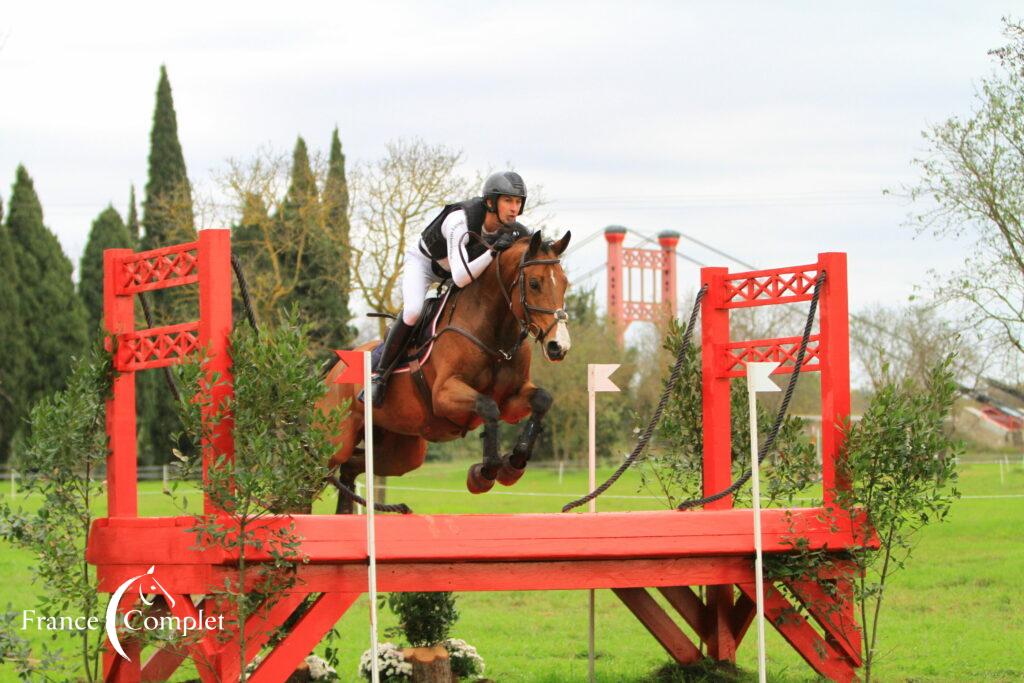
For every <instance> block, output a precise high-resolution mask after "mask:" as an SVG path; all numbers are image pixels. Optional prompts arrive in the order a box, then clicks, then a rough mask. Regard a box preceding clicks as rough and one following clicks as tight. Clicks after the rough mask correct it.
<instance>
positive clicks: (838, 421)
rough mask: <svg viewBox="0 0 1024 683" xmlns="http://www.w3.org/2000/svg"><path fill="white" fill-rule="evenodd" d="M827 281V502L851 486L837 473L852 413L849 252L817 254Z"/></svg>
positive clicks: (823, 307) (823, 319) (822, 313)
mask: <svg viewBox="0 0 1024 683" xmlns="http://www.w3.org/2000/svg"><path fill="white" fill-rule="evenodd" d="M818 267H819V268H821V269H823V270H824V271H825V285H824V288H823V291H822V293H821V304H820V306H819V308H818V311H819V312H818V316H819V324H820V331H821V348H822V352H823V354H822V355H823V356H824V358H825V362H824V363H822V367H821V485H822V498H823V500H824V503H825V506H826V507H827V506H829V505H832V504H834V503H835V489H836V487H839V488H841V489H843V490H845V489H847V488H848V487H849V482H847V481H844V480H842V478H840V477H837V475H836V464H837V462H838V459H839V457H840V452H841V450H842V447H843V428H844V424H845V423H846V421H847V420H848V419H849V417H850V314H849V301H848V296H847V289H846V254H843V253H840V252H826V253H822V254H818Z"/></svg>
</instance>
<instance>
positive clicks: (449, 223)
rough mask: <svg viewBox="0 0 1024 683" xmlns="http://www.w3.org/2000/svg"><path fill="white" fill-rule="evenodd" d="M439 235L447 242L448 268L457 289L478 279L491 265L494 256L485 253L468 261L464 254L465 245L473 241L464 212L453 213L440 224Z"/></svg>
mask: <svg viewBox="0 0 1024 683" xmlns="http://www.w3.org/2000/svg"><path fill="white" fill-rule="evenodd" d="M441 234H442V235H444V237H445V239H446V240H447V242H448V268H449V269H450V270H451V272H452V280H454V281H455V285H456V286H458V287H465V286H466V285H468V284H469V283H470V282H472V281H473V280H475V279H476V278H478V277H480V274H481V273H482V272H484V270H485V269H486V268H487V266H489V265H491V261H492V260H493V259H494V256H493V255H492V254H491V252H490V251H485V252H484V253H483V254H481V255H480V256H477V257H476V258H475V259H474V260H472V261H470V260H469V256H468V255H467V254H466V245H467V244H468V243H469V240H471V239H474V238H473V237H472V236H471V235H470V233H469V229H468V228H467V227H466V212H465V211H453V212H452V213H450V214H448V217H447V218H445V219H444V223H442V224H441Z"/></svg>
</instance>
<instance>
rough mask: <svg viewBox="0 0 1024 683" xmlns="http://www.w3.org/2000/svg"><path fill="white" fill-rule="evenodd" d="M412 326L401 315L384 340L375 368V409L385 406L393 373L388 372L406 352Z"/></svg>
mask: <svg viewBox="0 0 1024 683" xmlns="http://www.w3.org/2000/svg"><path fill="white" fill-rule="evenodd" d="M410 332H412V326H411V325H406V324H405V321H404V320H402V316H401V315H399V316H398V319H397V320H395V324H394V325H392V326H391V329H390V330H388V336H387V337H385V339H384V350H383V351H381V353H380V363H379V364H378V365H376V366H375V367H374V368H373V383H372V385H371V387H372V389H371V391H372V392H373V407H374V408H380V407H381V406H383V405H384V393H385V392H386V391H387V388H388V379H389V378H390V376H391V373H390V372H388V371H389V370H390V369H391V366H392V365H394V364H395V361H396V360H397V359H398V356H399V355H400V354H401V353H402V352H403V351H404V350H405V344H406V342H407V341H409V333H410Z"/></svg>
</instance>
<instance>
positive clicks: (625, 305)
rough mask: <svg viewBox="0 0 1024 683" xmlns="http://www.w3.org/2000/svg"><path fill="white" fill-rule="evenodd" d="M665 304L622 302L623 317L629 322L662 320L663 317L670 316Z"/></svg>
mask: <svg viewBox="0 0 1024 683" xmlns="http://www.w3.org/2000/svg"><path fill="white" fill-rule="evenodd" d="M667 308H668V305H667V304H665V303H649V302H643V301H624V302H622V317H623V319H624V320H626V321H627V322H636V321H645V320H660V318H661V316H666V315H668V313H667V311H666V309H667Z"/></svg>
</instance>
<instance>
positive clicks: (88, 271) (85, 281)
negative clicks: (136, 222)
mask: <svg viewBox="0 0 1024 683" xmlns="http://www.w3.org/2000/svg"><path fill="white" fill-rule="evenodd" d="M134 247H135V240H134V239H132V236H131V233H129V232H128V228H127V226H125V224H124V222H123V221H122V220H121V214H119V213H118V212H117V210H116V209H114V207H113V206H108V207H107V208H105V209H104V210H103V211H102V213H100V215H99V216H97V217H96V220H94V221H93V223H92V230H90V231H89V241H88V242H86V244H85V251H84V252H83V253H82V260H81V262H80V264H79V268H78V275H79V278H78V295H79V296H80V297H81V299H82V303H83V304H84V306H85V314H86V321H87V323H88V326H87V329H88V331H89V334H101V330H100V324H101V321H102V320H103V251H104V250H105V249H115V248H127V249H132V248H134Z"/></svg>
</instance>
